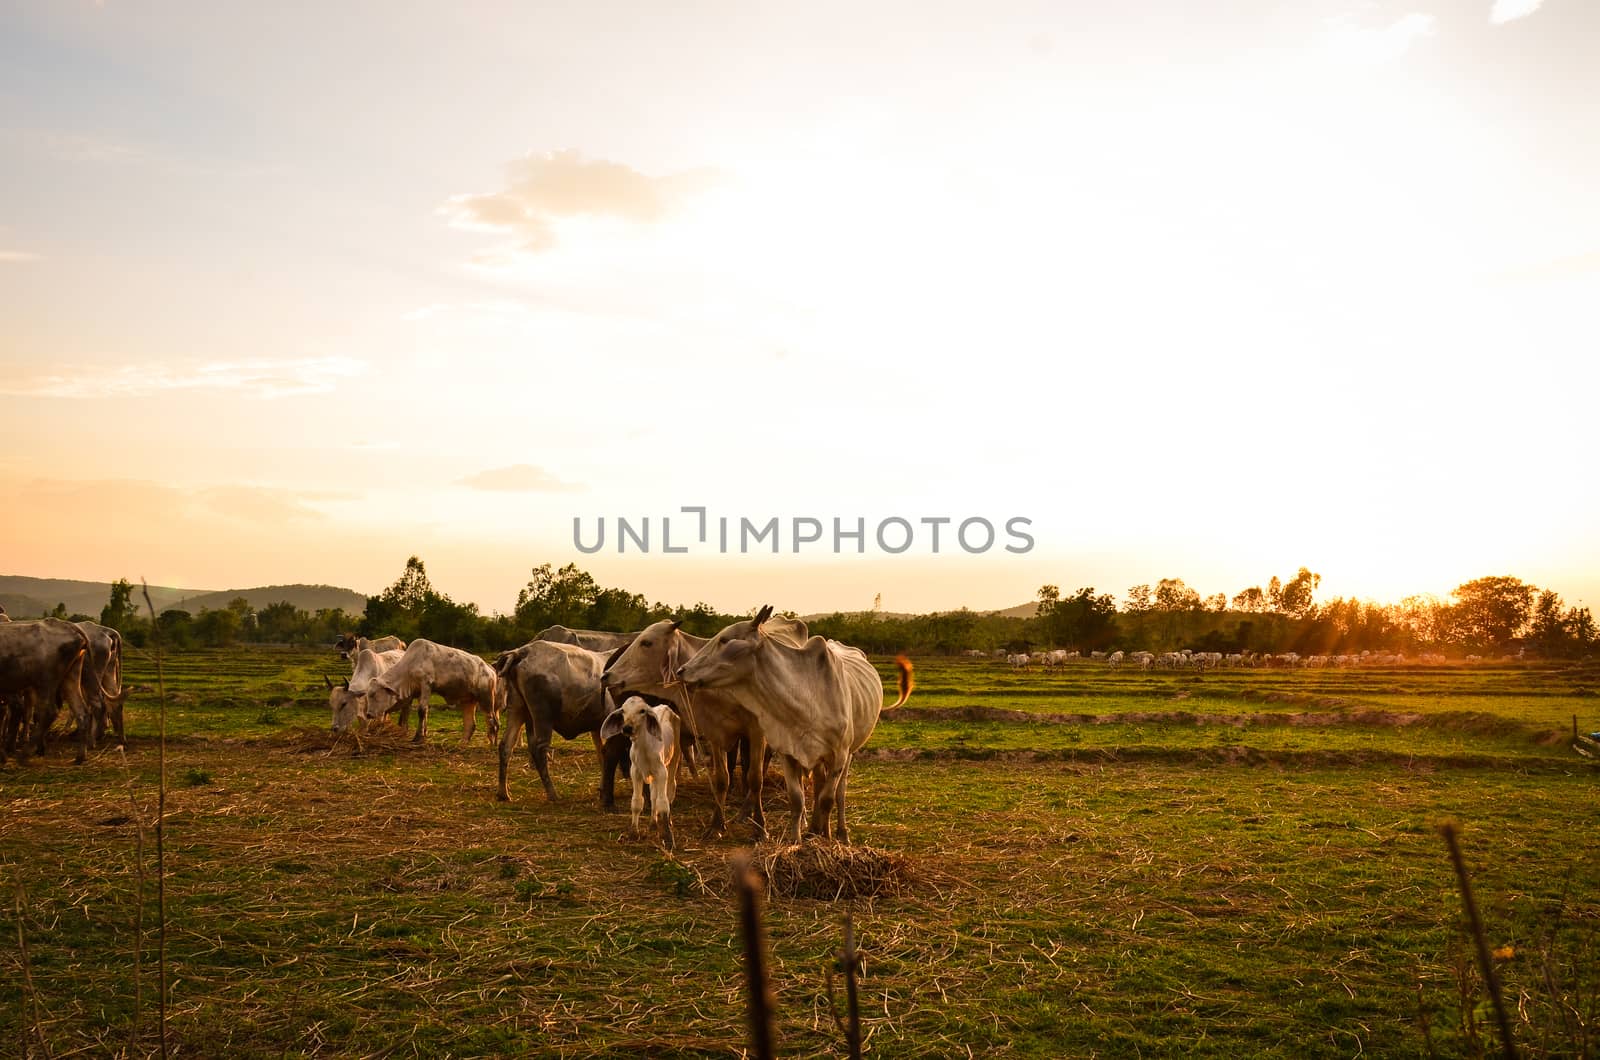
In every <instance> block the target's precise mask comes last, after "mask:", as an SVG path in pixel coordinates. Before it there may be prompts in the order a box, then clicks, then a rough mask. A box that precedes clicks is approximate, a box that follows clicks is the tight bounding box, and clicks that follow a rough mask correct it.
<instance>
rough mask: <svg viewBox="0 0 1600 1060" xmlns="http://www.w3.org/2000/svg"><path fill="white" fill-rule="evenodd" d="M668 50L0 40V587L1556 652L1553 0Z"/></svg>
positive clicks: (1565, 12)
mask: <svg viewBox="0 0 1600 1060" xmlns="http://www.w3.org/2000/svg"><path fill="white" fill-rule="evenodd" d="M668 6H670V8H671V10H667V8H666V7H663V6H662V5H656V4H644V3H603V2H597V3H592V4H583V5H554V4H523V3H505V4H496V3H470V2H468V3H456V4H449V5H444V4H423V5H391V4H378V3H360V2H351V3H342V4H337V5H325V4H295V3H285V4H280V5H269V6H244V5H216V4H206V3H160V2H154V3H138V4H133V3H124V2H119V0H104V2H101V3H93V2H78V0H57V2H49V3H45V2H40V3H29V2H13V3H8V4H5V5H3V6H0V508H3V510H5V511H6V512H7V514H8V518H7V519H6V520H5V526H4V529H0V574H28V575H35V576H40V577H61V578H84V579H91V580H111V579H115V578H119V577H130V578H134V579H138V578H140V577H145V578H148V579H149V581H150V582H151V583H152V584H165V585H182V586H187V587H194V588H206V589H225V588H245V587H251V586H256V585H264V584H275V583H284V582H317V583H328V584H334V585H342V586H348V587H350V588H353V589H356V590H358V591H361V592H366V593H375V592H378V591H380V590H381V589H382V588H383V587H384V586H385V585H387V584H389V583H390V582H392V581H393V580H394V579H395V578H396V577H398V575H399V574H400V572H401V570H402V569H403V567H404V565H405V561H406V558H407V557H408V556H410V555H413V554H415V555H419V556H421V557H422V558H423V560H424V561H425V562H426V564H427V567H428V571H429V574H430V576H431V578H432V581H433V584H434V586H435V587H436V588H437V589H439V590H440V591H443V592H446V593H448V594H449V595H451V596H452V597H454V598H455V599H457V600H461V601H473V602H476V603H477V604H478V605H479V606H480V607H481V608H482V609H483V610H485V611H506V610H509V609H510V608H511V606H512V605H513V604H514V602H515V598H516V593H517V590H518V589H519V588H520V587H521V586H522V585H523V584H524V583H525V582H526V581H527V579H528V573H529V570H530V568H532V567H534V566H537V565H538V564H541V563H546V562H549V563H554V564H556V565H557V566H559V565H562V564H564V563H567V562H577V563H579V565H580V566H582V567H584V568H585V569H587V570H589V571H590V572H591V573H593V574H594V576H595V577H596V578H597V579H598V580H599V581H600V582H601V583H602V584H606V585H616V586H622V587H625V588H628V589H630V590H633V591H637V592H641V593H644V594H645V595H646V596H648V597H649V598H651V599H652V600H662V601H666V602H669V603H680V602H681V603H692V602H695V601H700V600H703V601H707V602H710V603H712V604H714V605H716V606H718V607H719V608H721V609H723V610H726V611H731V612H735V613H738V612H744V611H748V610H750V609H751V608H753V607H756V606H759V605H761V604H764V603H772V604H774V605H776V606H777V607H779V608H780V609H793V610H796V611H799V612H801V613H810V612H815V611H828V610H835V609H846V610H857V609H865V608H868V607H871V606H873V602H874V600H875V599H876V598H878V597H880V595H881V602H882V606H883V608H884V609H885V610H889V611H925V610H934V609H948V608H954V607H960V606H969V607H973V608H997V607H1007V606H1011V605H1014V604H1017V603H1021V602H1023V601H1026V600H1029V599H1032V598H1033V597H1034V596H1035V594H1036V592H1037V590H1038V588H1039V586H1040V585H1041V584H1044V583H1047V582H1048V583H1054V584H1058V585H1060V586H1062V588H1063V589H1065V590H1066V591H1071V590H1073V589H1075V588H1077V587H1079V586H1091V585H1092V586H1095V587H1097V588H1098V589H1099V590H1100V591H1102V592H1110V593H1113V594H1114V595H1117V596H1118V597H1121V596H1122V595H1124V594H1125V591H1126V589H1127V588H1128V587H1129V586H1132V585H1135V584H1139V583H1154V582H1155V581H1157V580H1159V579H1161V578H1163V577H1181V578H1183V579H1185V580H1186V581H1187V582H1188V583H1189V584H1190V585H1191V586H1193V587H1194V588H1196V589H1197V590H1198V591H1200V592H1201V593H1202V594H1204V595H1207V596H1209V595H1211V594H1212V593H1216V592H1223V593H1227V594H1229V595H1230V596H1231V595H1232V594H1234V593H1236V592H1238V591H1239V590H1240V589H1243V588H1245V587H1247V586H1250V585H1263V584H1265V582H1266V581H1267V579H1268V578H1270V577H1271V576H1273V575H1275V574H1276V575H1278V576H1280V577H1283V578H1285V579H1287V578H1288V577H1290V576H1292V575H1293V573H1294V571H1295V570H1296V569H1297V568H1298V567H1299V566H1302V565H1304V566H1308V567H1310V568H1311V569H1312V570H1315V571H1318V572H1319V573H1321V574H1322V576H1323V580H1322V586H1321V591H1320V593H1319V596H1320V597H1321V598H1323V599H1327V598H1330V597H1333V596H1359V597H1364V598H1371V599H1377V600H1398V599H1400V598H1401V597H1404V596H1407V595H1410V594H1415V593H1434V594H1438V595H1441V596H1442V595H1445V594H1448V592H1449V591H1450V590H1451V589H1452V588H1453V587H1455V586H1456V585H1458V584H1460V583H1461V582H1463V581H1466V580H1468V579H1470V578H1473V577H1477V576H1481V575H1488V574H1512V575H1516V576H1518V577H1521V578H1523V579H1525V580H1527V581H1531V582H1534V583H1536V584H1538V585H1541V586H1546V587H1549V588H1553V589H1555V590H1557V591H1559V592H1561V593H1562V594H1563V596H1565V597H1566V598H1567V600H1568V602H1569V603H1576V602H1580V601H1582V602H1585V603H1588V604H1589V605H1591V606H1593V605H1597V604H1600V567H1597V564H1596V552H1595V548H1594V546H1593V542H1595V541H1596V540H1600V489H1597V488H1596V486H1595V484H1594V483H1595V475H1594V472H1593V468H1594V466H1595V460H1594V454H1595V430H1594V423H1595V413H1596V394H1597V393H1600V386H1597V383H1600V358H1597V356H1596V354H1597V353H1600V342H1597V340H1600V317H1597V314H1596V313H1595V311H1594V307H1595V306H1596V305H1600V197H1597V196H1596V194H1595V192H1594V189H1595V188H1597V187H1600V137H1597V136H1595V135H1594V131H1595V129H1597V128H1600V64H1596V63H1595V62H1594V61H1593V57H1594V55H1595V52H1596V48H1597V47H1600V4H1594V3H1592V2H1591V0H1543V2H1541V0H1434V2H1424V0H1405V2H1401V3H1387V2H1359V0H1339V2H1325V0H1295V2H1270V0H1239V2H1236V3H1230V4H1226V5H1215V4H1213V5H1195V4H1193V3H1190V2H1189V0H1129V2H1127V3H1122V4H1116V5H1107V4H1102V3H1093V4H1091V3H1064V2H1059V0H1057V2H1048V3H1046V2H1039V3H1005V2H995V3H983V4H978V3H951V4H940V5H931V4H926V3H909V2H904V3H902V2H883V3H876V4H872V5H860V4H844V3H830V2H826V0H822V2H817V3H812V4H807V5H777V4H748V3H732V2H729V3H691V4H681V5H668ZM685 507H690V508H694V507H703V508H705V509H706V513H707V517H708V519H709V520H710V523H711V527H712V528H713V529H712V532H711V533H709V534H708V535H707V541H706V542H704V543H703V542H701V541H700V540H699V539H698V534H696V535H695V540H693V541H692V542H690V544H691V545H692V547H688V550H687V551H686V552H672V553H667V552H666V551H665V550H664V548H663V544H664V543H663V542H662V540H661V534H662V522H663V520H670V522H671V530H670V531H669V532H670V533H671V534H672V541H673V544H674V545H675V546H676V547H687V546H685V545H684V544H682V542H685V541H688V537H687V536H685V535H687V533H688V531H689V530H690V528H691V527H695V528H697V521H698V518H699V516H698V514H697V513H685V512H683V510H682V509H684V508H685ZM619 517H620V518H623V519H626V520H628V521H629V523H630V525H631V526H633V527H635V528H637V527H639V526H641V525H642V524H643V523H644V521H645V520H647V519H648V520H649V522H650V524H651V526H652V530H653V534H652V537H651V540H650V546H651V547H650V549H649V550H648V551H646V550H643V549H640V548H638V547H637V546H636V545H635V544H634V542H633V541H632V540H631V539H630V540H628V542H627V544H628V546H629V547H628V548H627V549H626V550H625V551H621V552H619V551H618V549H617V533H616V529H617V528H616V520H617V519H618V518H619ZM774 517H776V518H778V519H779V520H780V526H779V530H780V532H779V535H778V537H779V546H780V552H779V554H777V555H773V554H772V553H771V552H770V543H769V541H763V542H762V543H761V544H758V545H757V546H756V547H755V549H754V550H753V551H751V552H748V553H741V552H739V551H738V545H737V533H735V535H734V536H735V543H734V544H733V546H732V551H730V552H727V553H724V552H722V551H720V550H719V549H718V548H717V547H715V541H716V533H715V530H714V528H715V526H716V521H717V520H718V519H721V518H727V519H729V520H730V522H731V524H732V525H733V526H735V527H738V525H739V523H740V520H742V519H748V520H750V521H751V522H752V523H753V524H755V525H757V526H761V525H764V524H765V523H766V521H767V520H768V519H770V518H774ZM895 517H898V518H900V519H904V520H905V521H906V523H907V525H908V526H909V528H910V530H911V546H910V547H909V548H908V549H906V550H905V551H903V552H900V551H890V550H888V549H886V548H884V547H880V544H879V542H878V541H877V540H876V534H875V530H876V528H877V527H878V526H879V525H880V524H881V523H882V522H883V521H884V520H886V519H892V518H895ZM602 518H604V519H605V520H607V522H608V523H609V531H610V533H609V536H608V538H607V540H606V547H605V548H603V549H601V550H600V551H598V552H594V553H592V554H588V553H585V552H583V551H580V549H579V548H578V546H577V541H576V540H575V535H574V523H575V520H576V521H577V524H578V526H579V528H580V531H581V532H580V533H579V534H578V537H579V538H581V539H582V540H583V541H584V542H586V543H591V544H592V542H593V538H594V534H595V532H596V528H597V527H598V525H599V521H600V520H601V519H602ZM797 518H799V519H815V520H817V521H818V523H819V524H820V525H821V526H822V527H823V528H824V531H825V532H824V534H823V539H822V541H820V542H818V543H814V544H813V543H802V545H801V548H800V551H799V552H798V553H797V552H795V551H794V547H793V538H794V537H795V536H796V535H795V534H794V533H793V528H794V525H795V524H794V522H793V520H795V519H797ZM932 518H948V519H950V520H952V522H951V523H950V524H940V525H942V526H943V528H944V534H945V536H944V538H943V540H942V541H941V548H940V551H939V552H938V553H934V552H933V550H932V541H931V530H932V529H933V528H934V524H929V523H924V522H922V521H921V520H923V519H932ZM1013 518H1021V519H1026V520H1027V522H1026V523H1025V524H1021V525H1022V526H1023V528H1024V529H1025V531H1026V533H1027V534H1028V537H1029V540H1030V547H1029V548H1027V549H1026V550H1025V551H1019V552H1008V551H1006V549H1005V547H1004V546H1005V544H1007V543H1012V544H1017V543H1018V542H1019V540H1020V539H1017V538H1012V537H1008V536H1007V535H1006V533H1005V530H1004V527H1005V525H1006V522H1007V521H1008V520H1010V519H1013ZM835 519H839V520H841V522H842V526H843V527H844V528H845V529H847V530H848V529H852V528H854V526H855V524H856V522H857V520H861V521H862V524H863V525H864V527H865V529H866V536H865V538H864V546H865V547H864V549H863V551H861V552H857V551H855V550H854V549H855V547H856V546H855V543H854V541H853V539H849V538H846V539H844V540H843V542H842V543H843V545H844V547H845V551H844V552H842V553H841V554H835V553H834V552H833V548H832V546H833V541H832V535H831V528H832V525H833V520H835ZM968 519H983V520H988V522H989V523H990V524H992V525H993V526H995V527H996V529H997V531H998V533H997V537H996V542H995V544H994V545H993V546H992V547H990V548H987V549H985V550H980V551H975V552H969V551H967V550H965V549H962V548H960V547H958V546H956V547H953V546H952V545H951V540H950V535H951V534H952V533H953V529H954V528H955V527H957V526H959V524H960V523H961V522H963V521H964V520H968ZM805 525H806V526H809V525H810V524H805ZM973 526H974V527H980V528H981V524H977V523H974V524H973ZM886 535H887V536H886V540H887V541H888V544H889V545H890V546H892V547H894V548H898V546H899V544H900V543H901V538H902V537H903V536H904V535H903V533H902V532H901V530H900V529H899V524H891V525H890V528H889V529H888V530H887V531H886ZM802 536H803V535H802ZM978 543H980V544H981V543H982V541H981V540H978Z"/></svg>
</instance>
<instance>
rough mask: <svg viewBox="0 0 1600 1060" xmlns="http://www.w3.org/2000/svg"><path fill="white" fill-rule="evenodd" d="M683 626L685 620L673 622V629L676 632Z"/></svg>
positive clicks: (676, 619)
mask: <svg viewBox="0 0 1600 1060" xmlns="http://www.w3.org/2000/svg"><path fill="white" fill-rule="evenodd" d="M681 625H683V619H681V618H675V619H673V620H672V629H673V631H674V632H676V631H677V629H678V627H679V626H681Z"/></svg>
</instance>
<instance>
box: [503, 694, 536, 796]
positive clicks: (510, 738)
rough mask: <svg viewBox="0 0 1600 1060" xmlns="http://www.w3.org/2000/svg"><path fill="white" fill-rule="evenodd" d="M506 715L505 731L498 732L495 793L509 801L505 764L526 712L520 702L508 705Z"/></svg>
mask: <svg viewBox="0 0 1600 1060" xmlns="http://www.w3.org/2000/svg"><path fill="white" fill-rule="evenodd" d="M506 715H507V717H506V727H505V731H504V732H502V733H501V734H500V790H499V792H497V793H496V795H495V798H496V799H498V800H500V801H501V802H510V801H511V791H510V789H509V788H507V787H506V765H507V763H508V762H509V761H510V760H511V752H512V751H513V750H515V749H516V746H517V736H518V735H520V734H521V732H522V726H523V725H525V724H527V721H528V713H527V711H525V710H524V709H523V708H522V706H521V704H518V705H516V706H513V707H510V708H509V709H508V710H507V711H506Z"/></svg>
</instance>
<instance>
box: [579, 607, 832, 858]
mask: <svg viewBox="0 0 1600 1060" xmlns="http://www.w3.org/2000/svg"><path fill="white" fill-rule="evenodd" d="M766 633H767V635H768V636H770V637H780V638H782V639H784V640H786V641H787V642H788V643H790V644H791V645H792V646H794V647H797V648H798V647H800V646H801V645H803V644H804V643H805V641H806V636H807V630H806V626H805V623H803V622H801V621H800V620H799V619H791V618H785V617H783V616H781V615H779V616H774V617H773V618H771V619H770V620H769V621H768V623H767V626H766ZM707 643H708V642H707V640H706V638H704V637H696V636H694V635H693V634H691V633H686V632H684V631H683V630H682V629H680V628H679V623H677V622H674V621H673V620H671V619H663V620H661V621H660V622H655V623H653V624H651V625H649V626H646V627H645V628H644V629H643V630H641V631H640V632H639V634H638V635H637V636H636V637H635V638H634V640H633V643H632V644H630V645H629V646H628V647H627V648H625V649H623V650H622V651H621V652H620V653H619V654H617V655H615V656H613V658H612V659H611V660H610V662H608V663H607V665H606V668H605V672H604V673H602V674H601V676H600V680H601V683H602V684H603V685H604V686H605V688H606V689H607V691H609V692H611V693H612V694H613V695H628V694H633V693H640V692H646V693H649V694H651V695H655V696H664V697H666V698H668V699H670V700H672V702H673V703H674V704H675V705H676V706H677V708H678V713H679V714H680V715H682V716H683V718H684V719H685V720H686V721H688V723H689V727H690V729H691V730H692V731H693V732H694V735H695V740H696V742H697V744H698V743H701V742H703V743H704V744H705V747H704V748H703V749H704V750H705V751H706V752H707V753H708V754H709V755H710V760H711V766H710V768H711V793H712V810H711V824H710V825H709V826H708V827H707V829H706V835H707V836H708V837H709V836H713V835H720V834H721V833H722V832H723V831H725V830H726V827H727V820H726V817H725V815H724V812H723V805H724V803H725V802H726V801H727V795H728V788H729V786H730V779H729V778H730V774H731V773H732V772H733V766H732V764H731V763H730V762H729V760H728V759H729V756H730V755H731V754H733V753H734V752H735V751H736V750H737V749H738V748H739V746H740V742H741V741H744V742H745V744H746V747H747V750H746V757H745V775H744V783H745V808H746V810H747V812H748V813H749V816H750V820H751V823H752V824H754V826H755V829H756V833H757V835H765V834H766V830H767V825H766V817H765V813H764V811H763V809H762V806H761V787H762V783H761V781H762V776H763V774H764V770H763V769H762V762H763V758H764V752H765V749H766V739H765V737H763V736H762V735H761V724H760V723H759V722H758V721H757V720H756V717H755V715H754V714H752V713H751V712H750V711H749V710H747V709H746V708H745V707H743V706H741V705H740V704H739V702H738V701H737V700H736V699H734V698H733V697H731V696H728V695H726V694H724V693H722V692H718V691H715V690H706V691H703V692H700V693H698V694H696V695H694V696H690V695H689V693H688V690H687V689H686V688H684V686H683V683H682V682H681V681H679V680H678V678H677V676H676V674H677V670H678V667H680V666H682V665H683V664H684V663H686V662H688V661H689V659H691V658H693V657H694V655H695V653H696V652H698V651H700V649H702V648H704V647H705V646H706V644H707ZM752 771H753V772H754V774H755V775H754V776H753V777H752V776H751V773H752Z"/></svg>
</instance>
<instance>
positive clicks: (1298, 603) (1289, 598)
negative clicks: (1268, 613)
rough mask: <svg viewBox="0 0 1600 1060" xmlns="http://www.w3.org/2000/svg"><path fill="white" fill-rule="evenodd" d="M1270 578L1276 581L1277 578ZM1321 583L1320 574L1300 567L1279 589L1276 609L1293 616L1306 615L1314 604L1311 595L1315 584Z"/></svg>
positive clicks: (1301, 616)
mask: <svg viewBox="0 0 1600 1060" xmlns="http://www.w3.org/2000/svg"><path fill="white" fill-rule="evenodd" d="M1272 580H1273V582H1274V583H1276V582H1277V580H1278V579H1277V578H1273V579H1272ZM1321 584H1322V575H1320V574H1313V573H1312V572H1311V571H1309V570H1307V569H1306V568H1305V567H1301V568H1300V571H1299V573H1297V574H1296V575H1295V576H1294V577H1293V578H1291V579H1289V583H1288V584H1287V585H1284V586H1282V588H1280V589H1279V592H1278V606H1277V610H1279V611H1282V612H1283V613H1284V614H1286V615H1293V616H1294V617H1295V618H1306V617H1308V616H1309V615H1310V614H1311V609H1312V607H1313V606H1314V605H1313V601H1312V597H1313V596H1314V594H1315V593H1316V591H1317V586H1318V585H1321Z"/></svg>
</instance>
